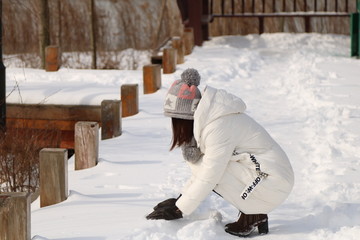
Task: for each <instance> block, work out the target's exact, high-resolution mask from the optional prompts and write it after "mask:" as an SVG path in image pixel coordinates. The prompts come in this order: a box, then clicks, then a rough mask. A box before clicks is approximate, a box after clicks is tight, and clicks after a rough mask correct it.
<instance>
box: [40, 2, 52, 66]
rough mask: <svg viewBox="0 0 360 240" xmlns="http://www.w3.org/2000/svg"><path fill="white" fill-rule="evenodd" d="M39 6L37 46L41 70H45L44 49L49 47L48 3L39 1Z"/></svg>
mask: <svg viewBox="0 0 360 240" xmlns="http://www.w3.org/2000/svg"><path fill="white" fill-rule="evenodd" d="M39 6H40V18H39V19H40V28H39V45H40V58H41V68H45V48H46V47H47V46H49V45H50V28H49V27H50V26H49V3H48V0H39Z"/></svg>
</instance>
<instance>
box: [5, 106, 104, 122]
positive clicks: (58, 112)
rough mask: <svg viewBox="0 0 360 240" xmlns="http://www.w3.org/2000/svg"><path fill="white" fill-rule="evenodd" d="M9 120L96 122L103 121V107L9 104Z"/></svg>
mask: <svg viewBox="0 0 360 240" xmlns="http://www.w3.org/2000/svg"><path fill="white" fill-rule="evenodd" d="M6 107H7V117H8V118H23V119H46V120H54V119H56V120H71V121H96V122H100V120H101V106H100V105H99V106H97V105H96V106H92V105H54V104H49V105H48V104H46V105H45V104H14V103H7V104H6Z"/></svg>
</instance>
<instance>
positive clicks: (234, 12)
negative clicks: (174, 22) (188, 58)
mask: <svg viewBox="0 0 360 240" xmlns="http://www.w3.org/2000/svg"><path fill="white" fill-rule="evenodd" d="M355 1H356V0H323V1H321V4H320V1H317V0H313V1H308V0H293V1H292V2H291V4H289V1H286V0H283V1H276V0H251V1H249V0H247V1H245V0H237V1H235V0H210V3H209V5H210V12H209V16H210V19H211V20H210V21H212V20H213V19H214V18H229V17H232V18H233V17H240V18H241V17H247V18H248V17H254V18H258V19H259V33H260V34H261V33H263V32H264V18H266V17H277V18H279V17H292V18H294V17H303V18H304V20H305V32H310V31H311V25H310V19H311V18H312V17H350V12H349V9H350V8H349V4H350V2H355ZM215 6H217V9H219V8H220V11H219V10H218V11H214V8H215Z"/></svg>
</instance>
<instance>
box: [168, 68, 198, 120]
mask: <svg viewBox="0 0 360 240" xmlns="http://www.w3.org/2000/svg"><path fill="white" fill-rule="evenodd" d="M199 84H200V74H199V73H198V71H197V70H196V69H194V68H188V69H186V70H185V71H184V72H183V73H182V74H181V79H180V80H176V81H175V82H174V83H173V84H172V86H171V87H170V89H169V91H168V93H167V95H166V97H165V103H164V114H165V116H168V117H173V118H180V119H187V120H193V119H194V112H195V110H196V107H197V105H198V104H199V101H200V99H201V93H200V90H199V89H198V88H197V86H199Z"/></svg>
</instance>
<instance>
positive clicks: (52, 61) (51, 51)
mask: <svg viewBox="0 0 360 240" xmlns="http://www.w3.org/2000/svg"><path fill="white" fill-rule="evenodd" d="M60 65H61V54H60V48H59V47H58V46H47V47H46V48H45V70H46V71H47V72H54V71H57V70H59V68H60Z"/></svg>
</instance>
